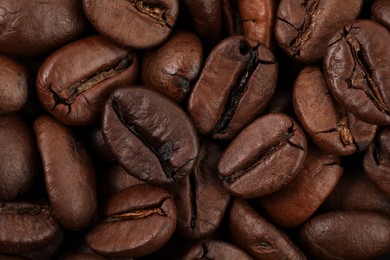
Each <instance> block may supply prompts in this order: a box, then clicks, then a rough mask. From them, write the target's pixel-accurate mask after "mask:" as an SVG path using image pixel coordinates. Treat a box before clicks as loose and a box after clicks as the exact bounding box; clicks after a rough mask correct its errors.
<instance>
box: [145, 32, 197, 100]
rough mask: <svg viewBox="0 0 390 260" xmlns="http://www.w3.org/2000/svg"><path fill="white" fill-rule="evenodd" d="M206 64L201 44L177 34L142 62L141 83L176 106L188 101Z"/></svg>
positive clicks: (195, 38) (192, 37)
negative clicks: (194, 84) (203, 62)
mask: <svg viewBox="0 0 390 260" xmlns="http://www.w3.org/2000/svg"><path fill="white" fill-rule="evenodd" d="M202 60H203V50H202V43H201V42H200V40H199V38H198V37H197V36H196V35H195V34H193V33H190V32H184V31H178V32H175V33H173V34H172V36H171V37H170V39H169V40H168V41H167V42H166V43H165V44H164V45H162V46H161V47H159V48H158V49H154V50H151V51H149V52H147V53H146V54H145V56H144V58H143V60H142V73H141V76H142V82H143V84H144V85H145V86H148V87H151V88H154V89H157V90H158V91H160V92H161V93H163V94H165V95H166V96H168V97H170V98H172V99H173V100H175V101H177V102H181V101H183V100H184V99H186V98H187V96H188V95H189V93H190V90H191V87H192V82H193V81H194V79H195V78H196V77H197V76H198V74H199V71H200V69H201V65H202Z"/></svg>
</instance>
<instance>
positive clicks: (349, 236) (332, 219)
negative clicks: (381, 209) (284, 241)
mask: <svg viewBox="0 0 390 260" xmlns="http://www.w3.org/2000/svg"><path fill="white" fill-rule="evenodd" d="M300 237H301V240H302V244H303V245H304V247H305V248H306V249H307V250H308V252H309V253H310V255H312V256H313V259H375V258H377V257H380V256H381V255H384V254H385V253H388V252H390V218H389V217H386V216H385V215H382V214H379V213H374V212H364V211H339V212H330V213H326V214H322V215H318V216H316V217H314V218H312V219H311V220H309V221H308V222H307V223H306V224H304V225H303V226H302V228H301V230H300Z"/></svg>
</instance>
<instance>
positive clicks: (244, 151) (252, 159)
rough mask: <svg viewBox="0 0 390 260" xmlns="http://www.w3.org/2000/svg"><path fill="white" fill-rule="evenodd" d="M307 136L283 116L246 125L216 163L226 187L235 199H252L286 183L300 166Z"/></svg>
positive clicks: (270, 116)
mask: <svg viewBox="0 0 390 260" xmlns="http://www.w3.org/2000/svg"><path fill="white" fill-rule="evenodd" d="M306 146H307V144H306V137H305V134H304V133H303V131H302V129H301V128H300V127H299V126H298V124H297V123H296V122H295V121H294V120H293V119H292V118H290V117H288V116H286V115H284V114H268V115H265V116H263V117H260V118H258V119H257V120H256V121H254V122H253V123H251V124H250V125H249V126H247V127H246V128H245V129H244V130H242V131H241V132H240V134H239V135H238V136H237V137H236V138H235V139H234V140H233V141H232V142H231V143H230V145H229V146H228V147H227V148H226V150H225V151H224V152H223V154H222V157H221V159H220V160H219V163H218V173H219V175H220V178H221V179H222V182H223V185H224V186H225V188H226V189H227V190H228V191H229V192H230V193H232V194H233V195H234V196H237V197H240V198H254V197H259V196H264V195H268V194H270V193H273V192H275V191H277V190H279V189H281V188H282V187H284V186H285V185H286V184H287V183H289V182H290V181H291V180H292V179H293V178H294V177H295V176H296V175H297V173H298V171H299V170H300V169H301V167H302V166H303V163H304V161H305V159H306V153H307V147H306Z"/></svg>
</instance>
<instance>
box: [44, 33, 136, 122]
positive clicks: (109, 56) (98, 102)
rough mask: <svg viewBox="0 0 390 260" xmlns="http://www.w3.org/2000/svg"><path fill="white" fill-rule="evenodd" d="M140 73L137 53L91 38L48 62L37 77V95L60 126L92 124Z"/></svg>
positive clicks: (47, 60) (101, 37)
mask: <svg viewBox="0 0 390 260" xmlns="http://www.w3.org/2000/svg"><path fill="white" fill-rule="evenodd" d="M137 71H138V61H137V57H136V56H135V53H134V52H131V51H130V50H129V49H125V48H123V47H120V46H118V45H116V44H114V43H112V42H110V41H108V40H107V39H106V38H104V37H103V36H98V35H96V36H91V37H88V38H85V39H82V40H79V41H76V42H72V43H70V44H68V45H67V46H65V47H63V48H61V49H59V50H57V51H56V52H54V53H53V54H51V55H50V56H49V57H48V58H47V59H46V61H45V62H44V63H43V64H42V66H41V68H40V70H39V73H38V76H37V77H38V78H37V92H38V96H39V99H40V101H41V103H42V105H43V106H44V107H45V108H46V110H47V111H49V112H50V113H51V114H52V115H53V116H54V117H56V118H57V119H58V120H59V121H60V122H61V123H63V124H67V125H86V124H91V123H94V122H96V121H97V120H98V118H99V117H100V113H101V109H102V107H103V105H104V103H105V101H106V100H107V99H108V97H109V95H110V94H111V92H112V91H113V90H114V89H115V88H118V87H124V86H128V85H130V84H131V83H133V82H134V81H135V79H136V77H137Z"/></svg>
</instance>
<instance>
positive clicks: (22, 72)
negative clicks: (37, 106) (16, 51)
mask: <svg viewBox="0 0 390 260" xmlns="http://www.w3.org/2000/svg"><path fill="white" fill-rule="evenodd" d="M29 85H30V76H29V74H28V72H27V70H26V69H25V68H24V67H23V66H22V65H20V64H19V63H17V62H16V61H14V60H12V59H10V58H8V57H7V56H4V55H1V54H0V114H5V113H11V112H18V111H19V110H21V108H22V107H23V106H24V105H25V104H26V103H27V99H28V89H29Z"/></svg>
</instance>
